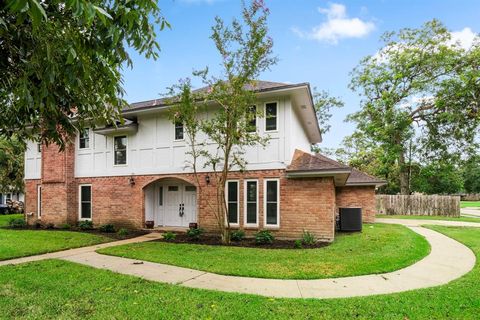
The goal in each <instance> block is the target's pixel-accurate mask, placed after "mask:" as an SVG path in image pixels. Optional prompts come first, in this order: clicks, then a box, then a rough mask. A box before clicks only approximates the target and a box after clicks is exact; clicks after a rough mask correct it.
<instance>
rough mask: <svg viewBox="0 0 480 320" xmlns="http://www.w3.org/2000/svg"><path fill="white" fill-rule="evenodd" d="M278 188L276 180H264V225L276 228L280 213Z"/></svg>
mask: <svg viewBox="0 0 480 320" xmlns="http://www.w3.org/2000/svg"><path fill="white" fill-rule="evenodd" d="M279 193H280V186H279V181H278V179H267V180H265V192H264V198H265V210H264V211H265V212H264V214H265V225H266V226H278V225H279V213H280V210H279V209H280V206H279V203H280V201H279V200H280V194H279Z"/></svg>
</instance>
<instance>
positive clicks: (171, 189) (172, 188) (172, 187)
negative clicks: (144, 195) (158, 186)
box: [168, 186, 178, 191]
mask: <svg viewBox="0 0 480 320" xmlns="http://www.w3.org/2000/svg"><path fill="white" fill-rule="evenodd" d="M168 191H178V186H168Z"/></svg>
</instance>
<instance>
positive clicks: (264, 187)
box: [263, 178, 280, 228]
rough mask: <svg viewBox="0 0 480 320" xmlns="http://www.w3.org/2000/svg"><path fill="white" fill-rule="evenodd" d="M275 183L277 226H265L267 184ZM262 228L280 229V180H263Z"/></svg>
mask: <svg viewBox="0 0 480 320" xmlns="http://www.w3.org/2000/svg"><path fill="white" fill-rule="evenodd" d="M268 181H277V224H267V182H268ZM263 226H264V227H265V228H280V179H278V178H274V179H264V180H263Z"/></svg>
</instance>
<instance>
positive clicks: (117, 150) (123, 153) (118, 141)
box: [113, 136, 127, 166]
mask: <svg viewBox="0 0 480 320" xmlns="http://www.w3.org/2000/svg"><path fill="white" fill-rule="evenodd" d="M113 149H114V150H113V153H114V164H115V165H116V166H117V165H124V164H127V136H118V137H114V138H113Z"/></svg>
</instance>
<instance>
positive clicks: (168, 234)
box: [163, 231, 177, 241]
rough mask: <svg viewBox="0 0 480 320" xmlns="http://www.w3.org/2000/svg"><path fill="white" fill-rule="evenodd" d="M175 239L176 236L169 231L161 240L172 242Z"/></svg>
mask: <svg viewBox="0 0 480 320" xmlns="http://www.w3.org/2000/svg"><path fill="white" fill-rule="evenodd" d="M176 237H177V235H176V234H175V233H173V232H171V231H168V232H165V233H164V234H163V239H164V240H165V241H173V240H175V238H176Z"/></svg>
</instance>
